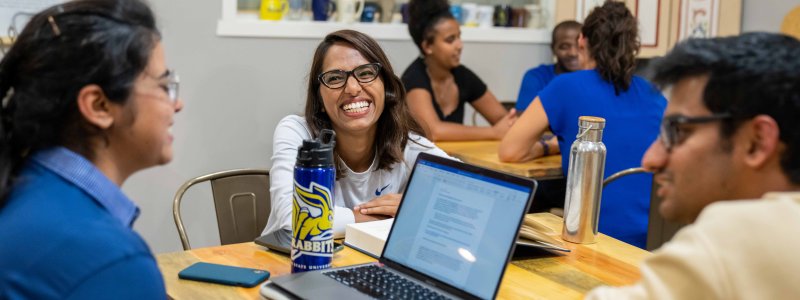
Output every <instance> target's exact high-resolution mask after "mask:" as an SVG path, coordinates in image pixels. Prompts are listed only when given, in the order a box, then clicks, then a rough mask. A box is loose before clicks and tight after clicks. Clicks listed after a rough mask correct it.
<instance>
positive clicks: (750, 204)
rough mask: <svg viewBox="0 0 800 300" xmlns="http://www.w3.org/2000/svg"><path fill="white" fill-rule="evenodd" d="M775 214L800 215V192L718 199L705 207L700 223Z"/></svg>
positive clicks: (699, 219) (757, 217)
mask: <svg viewBox="0 0 800 300" xmlns="http://www.w3.org/2000/svg"><path fill="white" fill-rule="evenodd" d="M773 214H788V215H795V214H797V215H798V216H800V193H798V192H795V193H768V194H765V197H764V198H760V199H745V200H729V201H718V202H715V203H712V204H710V205H708V206H706V208H705V209H703V212H702V213H701V214H700V216H699V217H698V223H699V222H709V221H711V220H715V219H719V218H721V219H723V220H727V219H729V218H730V217H736V218H752V219H761V218H764V217H768V216H769V215H773ZM799 221H800V219H799Z"/></svg>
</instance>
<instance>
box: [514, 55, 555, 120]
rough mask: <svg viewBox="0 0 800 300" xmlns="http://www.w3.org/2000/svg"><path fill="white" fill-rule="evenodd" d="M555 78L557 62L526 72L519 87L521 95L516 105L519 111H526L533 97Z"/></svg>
mask: <svg viewBox="0 0 800 300" xmlns="http://www.w3.org/2000/svg"><path fill="white" fill-rule="evenodd" d="M553 78H556V65H555V64H552V65H545V64H542V65H539V66H538V67H536V68H533V69H530V70H528V71H527V72H525V75H524V76H522V85H521V86H520V87H519V96H517V104H516V105H515V108H516V109H517V111H518V112H520V113H521V112H523V111H525V109H526V108H528V105H531V102H533V99H534V98H536V96H537V95H539V92H540V91H541V90H542V89H544V87H545V86H547V84H548V83H550V81H552V80H553Z"/></svg>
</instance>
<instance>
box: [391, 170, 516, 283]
mask: <svg viewBox="0 0 800 300" xmlns="http://www.w3.org/2000/svg"><path fill="white" fill-rule="evenodd" d="M530 194H531V187H527V186H522V185H516V184H513V183H509V182H505V181H501V180H498V179H495V178H490V177H487V176H484V175H481V174H476V173H471V172H467V171H465V170H462V169H456V168H453V167H449V166H445V165H442V164H438V163H434V162H430V161H424V160H423V161H419V162H418V164H417V166H416V170H415V171H414V175H413V176H412V178H411V182H409V183H408V189H407V190H406V194H405V195H404V197H403V207H402V209H401V211H400V212H399V214H398V215H397V218H396V219H395V224H394V228H393V229H392V232H391V236H390V237H389V239H388V241H387V243H388V244H387V245H386V248H385V249H386V250H385V252H384V255H383V256H384V257H385V258H387V259H389V260H392V261H394V262H396V263H399V264H401V265H404V266H406V267H408V268H411V269H414V270H417V271H419V272H421V273H424V274H427V275H428V276H431V277H433V278H436V279H437V280H440V281H443V282H446V283H448V284H450V285H452V286H455V287H458V288H460V289H463V290H465V291H467V292H469V293H471V294H473V295H476V296H478V297H481V298H491V297H492V296H493V295H494V292H495V289H496V288H497V286H498V285H499V283H498V282H497V281H496V280H499V278H500V276H501V275H502V274H500V272H502V271H503V268H504V265H505V263H506V258H507V255H508V252H509V250H510V247H511V246H512V243H513V241H512V240H513V239H514V238H515V237H516V229H517V226H518V225H519V221H520V219H519V217H520V214H521V213H522V211H523V210H525V208H526V204H527V201H528V197H530ZM487 279H489V280H487Z"/></svg>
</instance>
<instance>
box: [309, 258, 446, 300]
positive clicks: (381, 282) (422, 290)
mask: <svg viewBox="0 0 800 300" xmlns="http://www.w3.org/2000/svg"><path fill="white" fill-rule="evenodd" d="M322 274H324V275H325V276H328V277H330V278H333V279H335V280H336V281H339V282H341V283H343V284H345V285H347V286H350V287H352V288H355V289H357V290H359V291H361V292H362V293H364V294H367V295H369V296H370V297H373V298H376V299H448V298H447V297H445V296H443V295H442V294H440V293H437V292H435V291H433V290H431V289H428V288H426V287H424V286H422V285H420V284H418V283H416V282H413V281H411V280H408V279H406V278H403V277H402V276H398V275H397V274H394V273H392V272H389V271H386V270H385V269H383V268H380V267H378V266H375V265H366V266H361V267H356V268H350V269H344V270H336V271H330V272H323V273H322Z"/></svg>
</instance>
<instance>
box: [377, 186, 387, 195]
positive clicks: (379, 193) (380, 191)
mask: <svg viewBox="0 0 800 300" xmlns="http://www.w3.org/2000/svg"><path fill="white" fill-rule="evenodd" d="M387 187H389V184H387V185H386V186H384V187H382V188H380V189H375V196H380V195H381V193H383V190H385V189H386V188H387Z"/></svg>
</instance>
